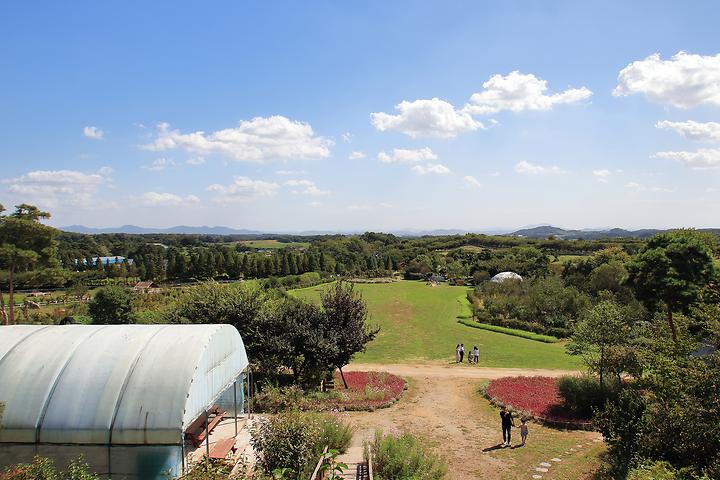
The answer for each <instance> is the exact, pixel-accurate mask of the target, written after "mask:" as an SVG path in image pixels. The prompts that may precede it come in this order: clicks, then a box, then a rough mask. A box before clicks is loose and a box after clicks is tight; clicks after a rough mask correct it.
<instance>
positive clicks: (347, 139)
mask: <svg viewBox="0 0 720 480" xmlns="http://www.w3.org/2000/svg"><path fill="white" fill-rule="evenodd" d="M354 136H355V135H353V134H352V133H350V132H345V133H343V134H342V139H343V142H345V143H350V142H352V139H353V137H354Z"/></svg>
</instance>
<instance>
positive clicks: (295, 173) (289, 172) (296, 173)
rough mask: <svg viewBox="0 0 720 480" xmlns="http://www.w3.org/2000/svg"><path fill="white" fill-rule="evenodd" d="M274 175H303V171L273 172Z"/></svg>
mask: <svg viewBox="0 0 720 480" xmlns="http://www.w3.org/2000/svg"><path fill="white" fill-rule="evenodd" d="M275 175H283V176H289V175H305V170H275Z"/></svg>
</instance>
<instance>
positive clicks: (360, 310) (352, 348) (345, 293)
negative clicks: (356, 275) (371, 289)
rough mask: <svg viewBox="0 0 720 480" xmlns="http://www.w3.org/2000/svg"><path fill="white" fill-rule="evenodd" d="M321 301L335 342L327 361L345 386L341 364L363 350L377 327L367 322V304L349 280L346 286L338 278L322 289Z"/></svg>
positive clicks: (348, 361) (374, 335)
mask: <svg viewBox="0 0 720 480" xmlns="http://www.w3.org/2000/svg"><path fill="white" fill-rule="evenodd" d="M321 301H322V305H323V310H324V311H325V315H326V317H327V322H328V335H330V336H331V337H332V343H333V344H334V345H335V346H336V348H335V351H334V352H332V354H330V355H329V356H328V361H329V362H330V364H331V365H333V366H334V367H336V368H337V369H338V370H339V371H340V376H341V377H342V380H343V384H344V385H345V388H348V385H347V382H346V381H345V375H344V374H343V371H342V368H343V367H344V366H345V365H347V364H348V363H350V360H351V359H352V357H353V355H355V354H356V353H358V352H363V351H365V347H366V345H367V344H368V343H369V342H371V341H372V340H373V339H374V338H375V337H376V336H377V334H378V332H380V328H377V327H370V326H369V325H367V323H366V322H367V319H368V309H367V304H366V303H365V301H364V300H363V299H362V297H361V296H360V294H359V293H357V292H355V290H354V288H353V285H352V284H348V285H347V286H346V285H345V283H344V282H342V281H338V282H336V283H335V285H334V286H333V287H332V288H330V289H329V290H327V291H326V292H325V293H323V295H322V297H321Z"/></svg>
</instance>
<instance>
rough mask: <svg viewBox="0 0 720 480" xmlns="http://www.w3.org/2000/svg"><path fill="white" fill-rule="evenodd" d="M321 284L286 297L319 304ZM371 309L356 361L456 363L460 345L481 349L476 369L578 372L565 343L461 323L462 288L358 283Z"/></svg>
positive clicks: (466, 305)
mask: <svg viewBox="0 0 720 480" xmlns="http://www.w3.org/2000/svg"><path fill="white" fill-rule="evenodd" d="M326 288H328V285H319V286H316V287H310V288H305V289H299V290H293V291H291V292H290V293H291V294H292V295H294V296H297V297H299V298H304V299H308V300H312V301H319V299H320V293H321V291H322V290H324V289H326ZM355 288H356V289H357V290H358V291H359V292H360V293H361V294H362V296H363V298H364V299H365V301H367V303H368V307H369V309H370V322H371V323H372V324H376V325H378V326H380V328H381V331H380V334H379V335H378V337H377V338H376V339H375V340H374V341H373V342H372V343H370V345H368V348H367V351H366V352H365V353H363V354H359V355H357V357H356V358H355V360H356V361H358V362H367V363H391V362H412V361H416V360H445V361H447V362H454V359H455V345H456V344H458V343H464V344H465V349H466V351H467V350H470V349H472V347H473V346H474V345H477V346H478V347H479V348H480V365H482V366H488V367H521V368H550V369H577V368H579V367H580V362H579V360H578V359H577V358H575V357H571V356H569V355H567V354H566V353H565V346H564V344H563V343H554V344H547V343H541V342H537V341H534V340H527V339H524V338H520V337H514V336H510V335H505V334H502V333H496V332H491V331H487V330H481V329H478V328H472V327H468V326H465V325H462V324H461V323H459V322H458V319H459V317H462V316H468V315H470V306H469V303H468V301H467V298H466V296H465V295H466V293H467V291H468V289H467V288H466V287H451V286H448V285H441V286H438V287H430V286H428V285H425V283H424V282H414V281H401V282H396V283H387V284H374V285H373V284H356V285H355Z"/></svg>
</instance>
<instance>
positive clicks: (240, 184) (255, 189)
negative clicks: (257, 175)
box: [207, 176, 280, 204]
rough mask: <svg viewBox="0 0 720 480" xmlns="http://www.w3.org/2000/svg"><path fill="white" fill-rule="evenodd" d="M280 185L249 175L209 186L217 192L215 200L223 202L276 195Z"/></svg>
mask: <svg viewBox="0 0 720 480" xmlns="http://www.w3.org/2000/svg"><path fill="white" fill-rule="evenodd" d="M279 188H280V185H278V184H277V183H274V182H265V181H263V180H253V179H251V178H248V177H243V176H236V177H234V178H233V182H232V183H231V184H229V185H220V184H218V183H215V184H212V185H210V186H208V187H207V189H208V191H210V192H215V193H216V196H215V197H214V198H213V201H215V202H217V203H221V204H232V203H242V202H249V201H253V200H256V199H258V198H261V197H271V196H273V195H275V194H276V193H277V191H278V189H279Z"/></svg>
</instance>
